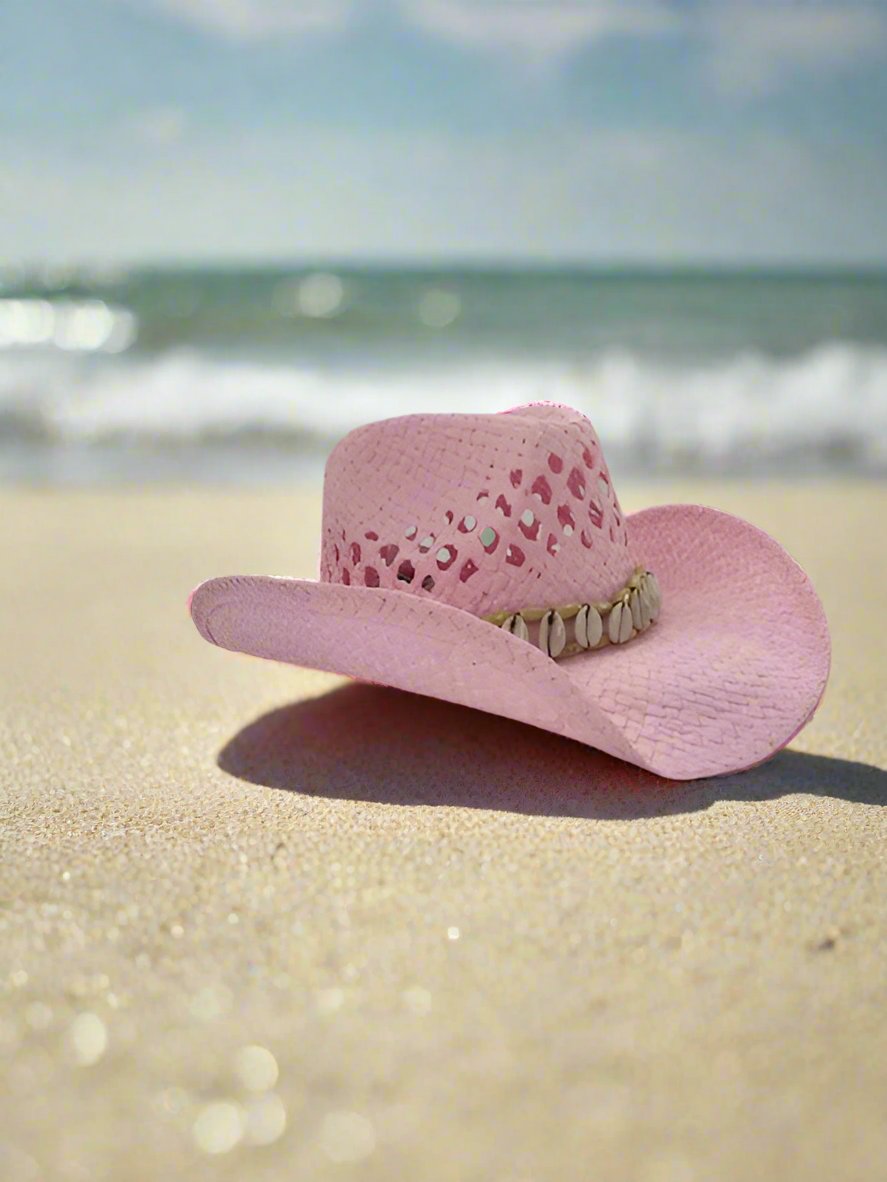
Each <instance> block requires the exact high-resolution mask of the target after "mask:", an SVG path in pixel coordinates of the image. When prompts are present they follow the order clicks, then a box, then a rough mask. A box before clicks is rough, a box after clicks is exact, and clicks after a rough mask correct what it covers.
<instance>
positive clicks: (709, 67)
mask: <svg viewBox="0 0 887 1182" xmlns="http://www.w3.org/2000/svg"><path fill="white" fill-rule="evenodd" d="M126 2H127V3H136V4H140V5H142V6H148V7H151V8H154V9H155V10H157V9H161V10H162V11H165V12H167V13H169V14H172V15H173V16H175V17H177V18H178V19H180V20H182V21H184V22H187V23H189V24H191V25H195V26H197V27H199V28H201V29H203V30H204V31H206V32H207V33H212V34H215V35H221V36H224V37H226V38H227V39H229V40H232V41H235V42H241V43H246V44H250V43H255V42H260V41H266V40H271V39H274V38H283V39H287V40H297V39H300V38H303V37H306V36H316V35H319V34H326V35H329V36H335V35H337V34H341V33H344V32H345V30H346V29H348V28H349V27H350V26H351V25H353V24H354V23H355V22H356V21H357V20H358V18H360V19H361V20H363V21H372V20H373V19H374V18H375V19H378V18H380V17H381V18H383V19H386V20H390V19H392V18H393V19H395V20H398V21H400V22H401V23H402V24H405V25H407V26H411V27H413V28H415V29H418V30H420V31H421V32H422V33H424V34H425V35H426V36H427V37H428V38H430V39H432V40H437V41H444V42H447V43H449V44H451V45H456V46H461V47H463V48H465V49H467V50H470V51H472V52H482V53H489V54H496V55H498V56H500V57H510V58H511V59H512V60H514V61H516V62H518V63H519V64H523V65H528V66H530V67H540V66H552V65H556V64H558V63H559V62H560V61H562V60H563V59H565V58H567V57H569V56H570V55H572V54H575V53H578V52H579V51H581V50H583V49H585V48H588V47H589V46H594V45H601V44H604V43H606V42H607V41H609V40H612V39H615V38H626V39H633V40H635V41H645V40H646V41H649V40H652V39H655V38H665V37H671V38H675V39H680V40H681V41H683V42H684V43H685V44H687V45H689V46H691V47H693V48H695V49H696V51H697V52H698V54H699V55H700V61H701V67H700V68H701V73H702V77H703V79H704V80H705V81H706V82H707V84H708V86H709V87H710V88H711V89H713V90H714V91H716V92H717V93H719V94H721V95H722V96H727V97H731V98H739V99H750V98H755V97H758V96H761V95H766V94H769V93H771V92H773V91H776V90H778V89H780V88H782V87H783V86H785V85H787V84H788V83H789V82H791V81H792V80H793V79H794V78H795V77H797V76H798V75H802V74H814V75H815V74H819V75H822V74H829V73H841V72H843V71H847V70H849V69H852V68H853V67H854V66H855V65H856V64H857V63H858V62H861V61H865V60H867V59H868V60H871V59H873V58H876V57H878V56H884V55H885V54H887V11H885V10H884V8H882V7H881V6H880V5H875V4H872V3H868V2H866V0H821V2H817V3H806V4H800V3H792V2H791V0H767V2H765V0H701V2H700V3H693V4H684V3H677V0H126Z"/></svg>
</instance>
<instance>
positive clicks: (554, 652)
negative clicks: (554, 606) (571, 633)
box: [539, 611, 567, 657]
mask: <svg viewBox="0 0 887 1182" xmlns="http://www.w3.org/2000/svg"><path fill="white" fill-rule="evenodd" d="M566 643H567V629H566V627H565V625H564V621H563V618H562V617H561V615H560V613H559V612H555V611H550V612H548V613H547V615H544V616H543V617H542V619H541V620H540V621H539V647H540V648H541V649H542V651H543V652H544V653H548V655H549V656H550V657H559V656H560V655H561V653H562V652H563V651H564V647H565V646H566Z"/></svg>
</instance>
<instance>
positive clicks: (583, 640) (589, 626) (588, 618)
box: [575, 603, 604, 648]
mask: <svg viewBox="0 0 887 1182" xmlns="http://www.w3.org/2000/svg"><path fill="white" fill-rule="evenodd" d="M575 630H576V641H577V643H578V644H580V645H581V646H582V648H594V647H595V646H596V645H598V644H600V642H601V637H602V636H603V634H604V624H603V621H602V620H601V616H600V612H599V611H598V610H597V608H595V607H594V606H593V605H592V604H590V603H585V604H583V605H582V607H581V608H580V609H579V612H578V614H577V616H576V623H575Z"/></svg>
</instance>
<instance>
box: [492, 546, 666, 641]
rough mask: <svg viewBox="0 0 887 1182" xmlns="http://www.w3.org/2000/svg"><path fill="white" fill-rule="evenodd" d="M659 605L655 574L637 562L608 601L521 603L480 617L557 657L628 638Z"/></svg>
mask: <svg viewBox="0 0 887 1182" xmlns="http://www.w3.org/2000/svg"><path fill="white" fill-rule="evenodd" d="M661 607H662V592H661V591H660V589H659V583H658V582H657V580H656V576H655V575H654V574H653V573H652V572H651V571H648V570H646V569H645V568H644V567H642V566H639V567H638V568H637V569H636V570H635V572H634V574H633V575H632V576H631V578H630V579H629V581H628V582H627V583H626V584H625V586H624V587H623V588H622V590H621V591H617V592H616V594H615V595H614V596H613V598H612V599H610V600H608V601H607V602H603V603H601V602H597V603H570V604H567V605H566V606H565V607H543V608H524V609H523V610H521V611H519V612H507V611H503V612H493V613H492V614H491V615H487V616H483V617H482V618H483V619H484V620H487V621H488V622H489V623H491V624H495V625H496V626H497V627H498V628H502V629H504V630H505V631H506V632H510V633H511V634H512V636H517V637H518V638H519V639H520V640H526V641H528V642H529V643H530V644H535V645H536V646H537V647H538V648H541V649H542V651H543V652H544V653H546V654H547V655H548V656H549V657H553V658H555V659H557V658H559V657H569V656H572V655H573V654H574V653H582V652H590V651H592V650H597V649H601V648H606V647H607V646H608V645H611V644H627V643H628V641H629V640H632V639H633V638H634V637H635V636H637V635H638V634H639V633H640V632H645V631H646V630H647V628H649V627H650V625H651V624H654V623H655V622H656V620H657V619H658V618H659V612H660V609H661ZM568 624H569V625H570V627H569V630H568ZM570 633H572V635H570Z"/></svg>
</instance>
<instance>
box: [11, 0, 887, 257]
mask: <svg viewBox="0 0 887 1182" xmlns="http://www.w3.org/2000/svg"><path fill="white" fill-rule="evenodd" d="M885 112H887V0H867V2H864V3H861V2H858V0H822V2H818V0H766V2H764V0H761V2H758V0H707V2H703V0H3V3H2V5H0V263H3V262H5V263H15V262H21V261H29V262H43V261H62V262H112V263H113V262H127V263H129V262H140V261H141V262H174V261H180V260H187V261H204V260H208V261H251V260H255V261H264V260H272V259H273V260H301V259H304V260H310V261H313V260H322V259H334V260H341V259H348V258H356V259H365V260H387V261H398V260H410V261H413V260H430V261H434V262H440V261H443V262H456V261H463V260H469V261H493V262H496V261H501V262H509V263H517V262H523V261H531V262H532V261H541V262H564V261H566V262H571V263H585V262H588V263H619V262H628V263H657V264H673V263H705V262H721V263H738V264H751V263H770V264H783V263H788V264H792V263H798V264H817V263H823V264H833V263H839V264H845V263H846V264H872V265H879V266H883V265H885V264H887V118H885Z"/></svg>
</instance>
